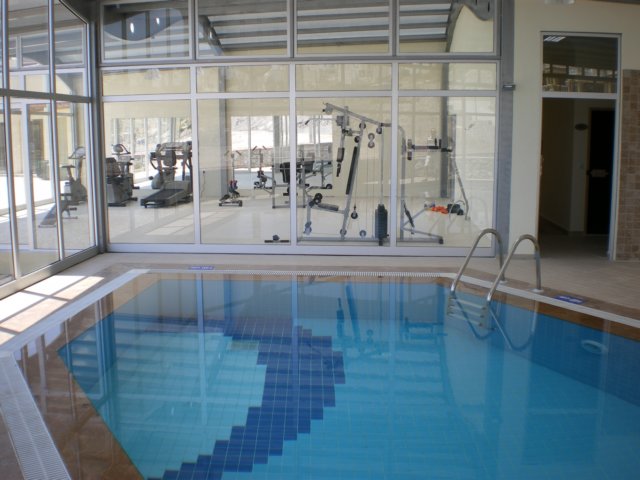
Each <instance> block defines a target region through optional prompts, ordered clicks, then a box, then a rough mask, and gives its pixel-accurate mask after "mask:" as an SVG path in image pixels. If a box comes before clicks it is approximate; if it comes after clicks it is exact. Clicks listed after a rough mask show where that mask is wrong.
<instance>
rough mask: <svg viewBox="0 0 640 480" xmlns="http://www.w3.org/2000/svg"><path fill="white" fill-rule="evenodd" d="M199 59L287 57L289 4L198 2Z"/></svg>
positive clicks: (284, 0) (275, 0)
mask: <svg viewBox="0 0 640 480" xmlns="http://www.w3.org/2000/svg"><path fill="white" fill-rule="evenodd" d="M197 5H198V13H197V17H196V18H197V39H198V56H199V57H200V58H212V57H222V56H242V57H246V56H251V57H259V56H271V55H286V54H287V48H288V33H287V24H288V14H287V0H270V1H263V2H256V1H247V0H240V1H234V2H229V1H225V0H198V2H197Z"/></svg>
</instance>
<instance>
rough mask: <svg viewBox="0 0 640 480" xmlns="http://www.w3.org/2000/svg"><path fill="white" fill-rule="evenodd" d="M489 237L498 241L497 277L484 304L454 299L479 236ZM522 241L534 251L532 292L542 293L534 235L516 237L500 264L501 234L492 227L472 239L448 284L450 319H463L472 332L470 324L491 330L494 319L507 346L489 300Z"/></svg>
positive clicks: (538, 255) (538, 256) (502, 279)
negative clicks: (498, 265)
mask: <svg viewBox="0 0 640 480" xmlns="http://www.w3.org/2000/svg"><path fill="white" fill-rule="evenodd" d="M489 234H491V235H494V236H495V237H496V240H497V242H498V249H499V252H498V253H499V261H500V272H499V273H498V275H497V276H496V278H495V280H494V281H493V284H492V285H491V288H490V289H489V292H488V293H487V296H486V297H485V301H484V302H482V303H480V304H478V303H476V302H473V301H470V300H463V299H460V298H458V297H457V296H456V288H457V286H458V283H459V282H460V279H461V277H462V274H463V273H464V271H465V269H466V268H467V265H468V264H469V261H470V260H471V256H472V255H473V252H474V251H475V249H476V247H477V246H478V243H479V242H480V239H481V238H482V237H484V236H485V235H489ZM524 240H529V241H531V242H532V243H533V246H534V251H535V253H534V257H535V261H536V288H535V289H534V290H533V291H534V292H536V293H540V292H542V287H541V276H540V246H539V244H538V241H537V239H536V238H535V237H534V236H533V235H528V234H525V235H521V236H520V237H518V240H516V242H515V243H514V244H513V246H512V247H511V250H510V251H509V254H508V255H507V259H506V260H505V261H503V257H502V239H501V237H500V233H499V232H498V231H496V230H495V229H493V228H486V229H484V230H482V231H481V232H480V233H479V234H478V236H477V237H476V239H475V241H474V243H473V245H472V247H471V250H470V251H469V253H468V254H467V257H466V258H465V260H464V262H463V263H462V266H461V267H460V270H459V271H458V273H457V275H456V276H455V278H454V279H453V282H452V283H451V289H450V294H449V299H448V302H447V314H448V315H450V316H452V317H456V318H459V319H462V320H465V321H466V322H467V323H468V324H469V326H471V327H472V329H473V325H477V326H480V327H483V328H487V329H492V328H493V325H491V319H493V321H494V324H495V325H497V328H498V329H499V330H500V331H501V333H502V334H503V336H504V337H505V340H507V343H508V344H509V345H510V344H511V342H510V341H509V339H508V338H507V336H506V334H505V332H503V331H502V327H501V325H500V322H498V319H497V317H496V315H495V313H494V312H493V311H492V310H491V300H492V298H493V295H494V293H495V291H496V290H497V288H498V284H499V283H500V282H501V281H503V282H505V281H506V279H505V272H506V270H507V267H508V266H509V263H510V262H511V259H512V258H513V255H514V254H515V252H516V250H517V248H518V246H519V245H520V243H521V242H522V241H524ZM534 323H535V322H534ZM534 328H535V327H534ZM473 330H474V333H475V334H477V332H475V329H473Z"/></svg>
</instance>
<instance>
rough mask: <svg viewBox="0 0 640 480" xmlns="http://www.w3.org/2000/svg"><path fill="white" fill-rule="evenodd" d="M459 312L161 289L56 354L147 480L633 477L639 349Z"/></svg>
mask: <svg viewBox="0 0 640 480" xmlns="http://www.w3.org/2000/svg"><path fill="white" fill-rule="evenodd" d="M448 301H449V300H448V294H447V291H446V289H444V288H442V287H440V286H438V285H431V284H425V283H417V282H416V281H412V280H408V279H401V280H397V279H379V280H378V281H376V282H371V283H367V282H365V281H362V280H358V281H356V280H355V279H354V280H351V281H339V280H333V279H328V278H323V277H315V278H314V279H312V281H310V280H309V279H301V280H300V281H296V280H295V279H294V280H291V281H288V280H281V279H275V280H274V279H268V280H267V279H256V280H255V281H250V280H239V279H238V280H224V281H223V280H209V279H203V278H202V275H201V276H200V278H199V279H193V280H187V279H183V280H162V281H160V282H158V283H156V284H155V285H154V286H152V287H151V288H149V289H147V290H146V291H144V292H142V294H140V295H138V297H136V298H135V299H134V300H132V301H131V302H129V303H127V304H125V305H123V306H122V307H120V308H118V309H117V310H116V311H115V312H114V313H113V314H112V315H111V316H109V317H107V318H106V319H105V320H103V321H101V322H99V323H98V324H97V325H96V326H95V327H92V328H91V329H89V330H87V331H86V332H85V333H84V334H82V335H81V336H79V337H78V338H76V340H74V341H72V342H71V343H69V344H68V345H67V346H65V347H64V348H62V349H61V350H60V351H59V353H60V355H61V356H62V357H63V358H64V360H65V362H66V364H67V365H68V366H69V368H70V369H71V370H72V372H73V375H74V378H75V379H76V381H77V382H78V383H79V384H80V386H81V387H82V388H83V390H84V391H85V392H86V393H87V395H88V396H89V397H90V398H91V401H92V402H93V404H94V406H95V407H96V408H97V409H98V410H99V411H100V413H101V415H102V416H103V418H104V420H105V422H107V424H108V425H109V427H110V429H111V431H112V432H113V434H114V435H115V436H116V438H118V440H119V441H120V443H121V444H122V445H123V447H124V448H125V449H126V450H127V453H128V455H129V456H130V457H131V458H132V460H133V461H134V463H135V464H136V466H137V467H138V468H139V469H140V470H141V471H142V472H143V474H144V475H145V476H148V477H150V478H160V477H162V476H163V475H164V476H165V478H170V477H171V475H172V474H173V473H174V472H178V471H179V472H181V474H186V472H196V471H198V472H200V473H201V474H202V475H201V476H202V478H225V477H230V476H232V475H234V474H232V472H239V471H243V472H249V471H250V472H253V474H255V475H258V476H260V477H261V478H299V477H300V475H306V474H308V475H312V476H313V478H325V477H326V478H338V477H339V476H341V475H342V476H343V477H346V478H381V477H382V476H385V477H388V478H416V475H420V474H422V473H424V472H425V471H429V472H430V473H429V475H428V477H429V478H441V477H447V478H449V477H452V478H486V479H494V478H541V477H542V476H549V477H552V478H566V477H569V478H581V477H583V476H587V475H593V474H594V472H596V476H601V477H604V476H606V475H618V476H617V477H616V478H625V476H624V475H623V473H624V472H629V471H631V470H630V469H636V468H637V467H638V466H639V465H638V460H637V458H636V457H637V456H634V455H627V456H624V457H622V456H611V455H607V454H606V453H607V452H613V451H631V450H630V449H637V448H638V447H639V446H640V435H638V431H640V429H638V428H637V427H638V425H639V422H640V411H639V409H638V407H637V405H638V404H640V395H639V391H640V389H638V388H637V387H635V386H634V385H633V382H632V376H633V372H632V369H631V368H630V364H629V358H631V357H630V356H631V355H634V353H633V352H634V350H636V351H637V345H636V343H635V342H633V341H631V340H628V339H624V338H621V337H616V336H613V335H609V334H607V333H604V332H600V331H595V330H592V329H588V328H585V327H582V326H580V325H577V324H573V323H568V322H563V321H560V320H557V319H554V318H551V317H548V316H546V315H543V314H538V313H536V312H535V311H534V312H531V311H528V310H524V309H521V308H517V307H513V306H509V305H500V304H497V303H495V302H494V307H497V308H495V310H494V312H493V314H494V316H493V317H492V322H494V325H493V327H492V328H489V329H487V328H484V329H483V328H482V327H481V326H479V325H475V324H473V323H470V322H469V321H467V320H465V319H460V318H454V317H452V316H447V315H446V311H447V304H448ZM585 341H586V342H587V344H589V345H591V344H599V345H600V344H601V345H604V346H605V347H606V349H600V350H598V352H595V353H594V350H593V349H585V348H584V345H585ZM635 355H637V353H635ZM625 357H626V358H625ZM602 425H606V428H603V427H602ZM200 432H201V433H200ZM205 472H206V473H205ZM345 472H346V473H345ZM381 472H384V473H383V474H381ZM233 478H235V477H233ZM421 478H424V477H421ZM626 478H629V477H628V476H627V477H626Z"/></svg>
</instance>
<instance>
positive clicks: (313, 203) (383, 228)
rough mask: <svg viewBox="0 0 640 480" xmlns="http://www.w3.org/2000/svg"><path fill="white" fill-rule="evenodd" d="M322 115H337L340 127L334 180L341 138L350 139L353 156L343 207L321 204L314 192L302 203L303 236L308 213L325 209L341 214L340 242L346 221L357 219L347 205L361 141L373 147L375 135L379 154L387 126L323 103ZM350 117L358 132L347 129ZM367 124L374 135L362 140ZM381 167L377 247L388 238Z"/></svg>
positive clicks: (307, 229) (363, 233)
mask: <svg viewBox="0 0 640 480" xmlns="http://www.w3.org/2000/svg"><path fill="white" fill-rule="evenodd" d="M323 112H324V113H325V114H329V115H331V114H332V113H333V112H338V113H339V115H336V124H337V125H338V127H340V133H341V135H340V146H339V147H338V152H337V158H336V177H339V176H340V173H341V171H342V164H343V162H344V154H345V146H344V145H345V139H346V137H348V136H349V137H353V141H354V143H355V145H354V147H353V153H352V155H351V164H350V166H349V174H348V178H347V185H346V190H345V194H346V204H345V206H344V208H340V206H338V205H333V204H328V203H325V202H323V196H322V194H321V193H316V194H315V195H314V196H313V197H312V198H311V200H310V201H307V202H306V208H307V218H306V223H305V226H304V227H305V228H304V234H305V235H310V234H311V232H312V228H311V227H312V221H311V212H312V210H313V209H320V210H325V211H328V212H333V213H338V214H341V215H342V225H341V227H340V231H339V234H340V238H341V240H344V239H345V238H346V235H347V224H348V222H349V218H351V219H357V218H358V212H357V209H356V206H355V204H354V206H353V209H352V208H351V202H352V200H353V194H354V189H355V182H356V178H357V175H358V161H359V159H360V152H361V148H362V145H363V143H364V142H365V138H366V139H367V146H368V147H369V148H374V147H375V139H376V135H379V138H380V144H381V145H380V152H382V154H383V152H384V136H383V132H384V128H385V127H390V126H391V124H390V123H384V122H380V121H378V120H374V119H371V118H368V117H366V116H364V115H360V114H357V113H354V112H352V111H350V110H349V109H348V107H339V106H336V105H333V104H330V103H325V107H324V109H323ZM351 118H354V119H356V120H358V121H359V124H358V130H353V129H352V128H351V127H350V125H349V124H350V119H351ZM367 124H372V125H375V126H376V133H373V132H371V133H369V134H368V135H367V136H366V137H365V136H364V131H365V129H366V128H367ZM383 180H384V165H383V162H382V161H380V199H379V203H378V207H377V208H376V211H375V215H374V221H375V232H374V236H375V238H376V239H377V240H378V243H379V245H382V244H383V243H384V240H385V239H386V238H387V237H388V212H387V209H386V208H385V206H384V204H383V188H384V181H383ZM366 237H367V233H366V231H364V230H361V231H360V232H359V238H360V239H362V240H366Z"/></svg>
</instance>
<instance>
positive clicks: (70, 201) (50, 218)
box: [39, 147, 87, 227]
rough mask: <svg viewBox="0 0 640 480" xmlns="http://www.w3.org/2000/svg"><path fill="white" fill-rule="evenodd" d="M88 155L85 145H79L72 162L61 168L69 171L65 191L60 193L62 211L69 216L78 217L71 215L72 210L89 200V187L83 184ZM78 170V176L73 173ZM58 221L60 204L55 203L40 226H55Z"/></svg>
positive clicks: (70, 158)
mask: <svg viewBox="0 0 640 480" xmlns="http://www.w3.org/2000/svg"><path fill="white" fill-rule="evenodd" d="M85 156H86V151H85V149H84V147H77V148H76V149H75V150H74V151H73V152H72V153H71V155H69V157H68V158H69V160H71V161H72V163H69V164H67V165H61V166H60V168H61V169H63V170H66V171H67V178H66V180H65V182H64V187H63V191H62V192H61V193H60V211H61V212H62V213H66V214H67V218H77V217H73V216H71V212H72V211H75V210H77V208H76V205H79V204H80V203H82V202H86V201H87V187H85V186H84V185H83V184H82V180H81V178H82V163H83V161H84V158H85ZM73 170H75V171H76V176H74V175H73ZM57 223H58V206H57V205H56V204H54V205H53V206H52V207H51V209H50V210H49V211H48V212H47V214H46V215H45V217H44V218H43V219H42V221H41V222H40V225H39V226H40V227H55V226H56V225H57Z"/></svg>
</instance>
